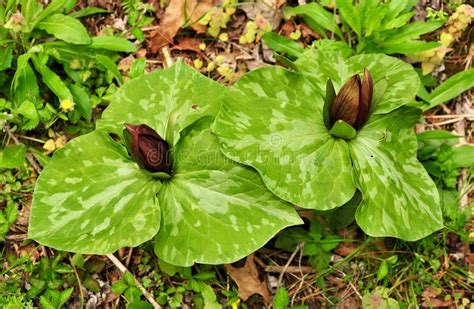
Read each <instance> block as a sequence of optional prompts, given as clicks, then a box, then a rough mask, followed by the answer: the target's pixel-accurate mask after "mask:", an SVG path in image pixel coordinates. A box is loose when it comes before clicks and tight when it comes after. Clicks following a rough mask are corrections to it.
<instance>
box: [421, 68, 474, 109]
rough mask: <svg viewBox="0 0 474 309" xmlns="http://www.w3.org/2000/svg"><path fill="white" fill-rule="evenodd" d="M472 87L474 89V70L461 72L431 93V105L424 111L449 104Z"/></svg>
mask: <svg viewBox="0 0 474 309" xmlns="http://www.w3.org/2000/svg"><path fill="white" fill-rule="evenodd" d="M472 87H474V68H473V69H469V70H466V71H462V72H459V73H457V74H455V75H453V76H451V77H450V78H448V79H447V80H446V81H445V82H443V83H442V84H441V85H439V86H438V87H437V88H436V89H435V90H433V92H431V100H430V102H431V104H430V105H429V106H426V107H424V108H423V109H424V110H428V109H430V108H433V107H435V106H437V105H439V104H441V103H444V102H447V101H449V100H451V99H453V98H455V97H457V96H459V95H460V94H461V93H463V92H464V91H466V90H469V89H471V88H472Z"/></svg>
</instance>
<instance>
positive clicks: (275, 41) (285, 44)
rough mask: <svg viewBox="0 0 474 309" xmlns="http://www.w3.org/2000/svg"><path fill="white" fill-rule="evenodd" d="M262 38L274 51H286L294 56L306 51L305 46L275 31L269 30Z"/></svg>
mask: <svg viewBox="0 0 474 309" xmlns="http://www.w3.org/2000/svg"><path fill="white" fill-rule="evenodd" d="M262 38H263V41H264V42H265V44H267V45H268V47H270V48H271V49H273V50H274V51H277V52H279V53H285V54H287V55H288V56H290V57H293V58H298V57H299V56H300V55H301V53H302V52H303V51H304V48H303V47H302V46H301V45H299V44H298V43H296V42H295V41H292V40H290V39H287V38H286V37H284V36H282V35H279V34H276V33H274V32H267V33H265V34H264V35H263V37H262Z"/></svg>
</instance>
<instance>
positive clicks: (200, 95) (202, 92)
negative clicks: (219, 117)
mask: <svg viewBox="0 0 474 309" xmlns="http://www.w3.org/2000/svg"><path fill="white" fill-rule="evenodd" d="M225 91H226V88H224V87H223V86H221V85H219V84H218V83H216V82H214V81H213V80H211V79H209V78H206V77H204V76H203V75H201V74H199V73H198V72H197V71H196V70H194V69H193V68H190V67H189V66H187V65H186V64H184V62H182V61H178V62H177V63H175V64H174V65H173V66H172V67H171V68H169V69H165V70H157V71H155V72H153V73H150V74H147V75H145V76H142V77H140V78H136V79H133V80H131V81H130V82H129V83H128V84H126V85H125V86H124V87H122V88H121V89H120V90H118V93H117V94H116V95H115V96H114V98H113V104H111V105H110V106H109V107H108V108H107V109H106V110H105V111H104V114H103V116H102V119H101V120H99V121H98V122H97V129H100V130H104V131H108V132H111V133H116V134H119V135H120V134H121V132H122V129H123V123H124V122H127V123H133V124H136V123H140V124H142V123H143V124H146V125H148V126H150V127H152V128H154V129H155V130H156V132H158V134H159V135H160V136H161V137H163V138H164V139H165V140H166V141H167V142H168V144H170V146H173V145H174V144H176V143H177V142H178V140H179V137H180V132H181V131H182V130H183V129H184V128H186V127H187V126H188V125H190V124H192V123H193V122H195V121H196V120H197V119H199V118H201V117H204V116H206V115H207V116H208V115H215V114H216V113H217V111H218V110H219V107H220V104H221V101H222V96H223V95H224V93H225Z"/></svg>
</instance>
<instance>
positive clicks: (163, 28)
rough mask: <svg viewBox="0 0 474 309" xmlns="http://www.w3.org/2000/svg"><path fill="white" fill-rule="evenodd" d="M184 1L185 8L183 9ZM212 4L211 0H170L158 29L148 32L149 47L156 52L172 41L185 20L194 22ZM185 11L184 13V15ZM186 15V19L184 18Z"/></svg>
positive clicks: (189, 22)
mask: <svg viewBox="0 0 474 309" xmlns="http://www.w3.org/2000/svg"><path fill="white" fill-rule="evenodd" d="M185 3H186V10H185V9H184V7H185ZM212 6H213V3H212V0H203V1H198V0H186V1H184V0H171V2H170V4H169V5H168V7H167V8H166V10H165V13H164V14H163V16H162V17H161V20H160V24H159V27H158V29H156V30H153V31H152V32H151V33H150V38H149V48H150V51H151V52H152V53H156V52H157V51H158V50H159V49H160V48H162V47H163V46H166V45H168V44H170V43H172V42H173V38H174V37H175V35H176V33H177V32H178V30H179V28H181V27H182V26H183V25H184V24H185V22H187V24H189V25H192V24H194V23H196V21H197V20H199V18H200V17H201V16H203V15H204V14H205V13H206V12H207V11H208V10H210V9H211V8H212ZM185 11H186V15H185ZM185 16H186V17H187V21H186V20H185Z"/></svg>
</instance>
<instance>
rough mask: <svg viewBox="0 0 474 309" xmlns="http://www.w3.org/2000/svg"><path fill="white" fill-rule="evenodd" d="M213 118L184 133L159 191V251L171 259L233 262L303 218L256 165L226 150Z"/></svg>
mask: <svg viewBox="0 0 474 309" xmlns="http://www.w3.org/2000/svg"><path fill="white" fill-rule="evenodd" d="M211 121H212V119H203V120H202V121H199V122H198V123H196V124H195V125H193V126H192V128H190V129H189V130H187V131H186V133H185V134H183V137H182V139H181V140H180V142H179V143H178V145H177V146H176V150H175V153H176V154H177V156H175V159H174V161H173V162H174V164H173V170H174V175H173V177H172V179H171V180H170V181H169V182H165V183H164V184H163V188H162V190H161V192H160V205H162V208H163V211H162V214H163V220H162V221H163V222H162V227H161V229H160V231H159V233H158V235H157V237H156V242H155V251H156V254H157V255H158V256H159V257H160V258H162V259H164V260H165V261H167V262H169V263H172V264H178V265H186V266H189V265H192V264H193V263H194V262H199V263H210V264H221V263H230V262H234V261H236V260H238V259H241V258H243V257H245V256H246V255H248V254H250V253H252V252H253V251H255V250H256V249H258V248H260V247H261V246H263V245H264V244H265V243H266V242H267V241H268V240H270V238H272V237H273V236H274V235H275V234H276V233H277V232H278V231H280V230H281V229H283V228H285V227H287V226H290V225H294V224H301V223H302V221H301V219H300V218H299V217H298V215H297V213H296V211H295V210H294V209H293V207H291V205H290V204H288V203H285V202H284V201H282V200H280V199H278V198H277V197H276V196H274V195H273V194H272V193H271V192H269V191H268V190H267V188H266V187H265V185H264V184H263V182H262V180H261V179H260V177H259V175H258V174H257V173H256V172H255V171H254V170H253V169H251V168H248V167H245V166H242V165H239V164H237V163H235V162H233V161H231V160H229V159H227V158H226V157H225V156H224V155H222V153H221V152H220V151H219V144H218V140H217V138H216V137H215V136H214V135H212V134H211V132H210V124H211Z"/></svg>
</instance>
